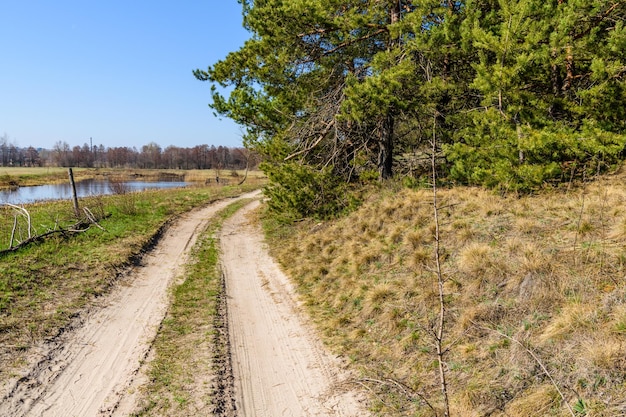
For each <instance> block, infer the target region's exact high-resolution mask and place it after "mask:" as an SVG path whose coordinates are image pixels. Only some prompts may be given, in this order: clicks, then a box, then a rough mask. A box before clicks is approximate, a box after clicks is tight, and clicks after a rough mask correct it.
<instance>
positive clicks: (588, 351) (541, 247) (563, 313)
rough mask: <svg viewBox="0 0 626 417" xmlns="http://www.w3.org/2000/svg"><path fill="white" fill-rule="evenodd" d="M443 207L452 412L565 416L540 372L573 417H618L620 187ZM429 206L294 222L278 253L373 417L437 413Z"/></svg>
mask: <svg viewBox="0 0 626 417" xmlns="http://www.w3.org/2000/svg"><path fill="white" fill-rule="evenodd" d="M440 197H441V206H442V208H441V210H440V216H441V226H442V227H441V245H442V259H443V272H444V277H445V278H446V280H447V281H446V285H445V291H446V302H447V321H446V330H445V340H444V345H445V346H446V347H448V348H449V352H448V353H447V356H446V361H447V363H446V365H447V369H448V378H449V386H450V396H451V406H452V410H453V411H454V414H455V415H461V416H474V415H476V416H479V415H493V416H504V415H508V416H532V415H537V416H539V415H541V416H543V415H554V416H560V415H569V412H568V410H567V407H566V406H565V404H564V401H563V399H562V398H561V397H560V395H559V394H558V391H557V390H556V387H555V386H554V384H552V383H551V382H550V380H549V378H548V377H547V376H546V375H545V373H544V372H543V370H542V368H541V366H540V364H539V363H538V361H537V360H539V361H541V363H542V365H543V366H545V368H546V369H547V370H548V371H549V373H550V375H551V377H552V378H554V381H555V382H556V384H557V386H558V387H559V388H560V390H561V391H562V392H563V395H564V396H565V400H566V402H567V404H569V405H570V406H571V407H574V406H576V404H577V403H579V401H582V403H581V404H583V403H584V404H585V407H586V408H585V410H584V411H586V412H587V413H588V414H587V415H602V416H604V415H606V416H609V415H623V414H624V413H626V359H624V358H625V357H626V282H625V280H624V276H625V275H626V206H625V205H624V203H625V202H626V174H623V173H618V174H614V175H612V176H607V177H604V178H601V179H599V180H597V181H596V182H592V183H588V184H586V185H584V186H579V187H572V188H571V190H569V191H566V190H547V191H544V192H541V193H538V194H537V195H530V196H523V197H517V196H498V195H495V194H494V193H492V192H490V191H486V190H482V189H478V188H455V189H450V190H443V189H441V190H440ZM431 201H432V194H431V191H430V190H397V189H396V190H393V192H392V191H389V192H384V191H383V192H376V193H374V194H372V195H371V197H370V198H369V199H368V200H367V201H366V202H365V203H364V204H363V206H362V207H361V208H360V209H359V210H357V211H356V212H354V213H353V214H351V215H350V216H349V217H347V218H342V219H338V220H334V221H328V222H324V223H321V224H319V223H318V224H315V225H313V224H307V223H306V222H303V223H300V224H298V225H297V226H296V228H295V229H293V230H292V231H291V234H290V235H288V236H287V237H286V238H284V236H283V239H282V240H281V241H280V242H275V244H274V245H273V250H274V253H275V254H276V255H277V257H278V258H279V260H280V261H281V263H282V264H283V265H284V267H285V269H286V270H287V271H288V272H289V273H290V274H291V276H292V277H293V278H294V280H295V281H296V282H297V283H298V284H299V286H300V290H301V291H300V292H301V294H302V296H303V297H304V299H305V302H306V305H307V306H308V307H309V308H310V309H311V313H312V315H313V317H314V318H315V319H316V321H317V323H318V326H319V327H320V329H321V331H322V334H324V335H326V337H327V342H328V343H329V344H330V345H331V346H333V347H334V349H336V351H337V352H338V353H341V354H344V355H346V356H347V357H349V358H351V360H352V361H353V365H354V366H355V367H356V368H358V369H359V370H360V372H361V373H362V375H363V381H362V382H363V383H364V384H366V385H367V386H368V387H369V388H370V389H371V390H372V391H373V392H375V394H376V396H375V398H378V400H375V406H374V409H375V411H377V412H378V413H379V414H380V415H389V416H401V415H402V416H404V415H415V416H430V415H434V412H432V410H431V408H430V407H428V406H427V405H426V403H425V401H423V399H425V400H427V401H428V402H429V403H430V404H431V406H432V407H433V408H435V409H438V407H440V406H441V396H440V394H439V389H438V385H437V374H436V356H435V350H434V344H433V335H432V330H433V328H434V327H433V326H434V323H435V322H436V318H437V314H438V301H437V286H436V277H435V276H434V274H433V267H434V258H433V253H434V252H433V250H434V249H433V231H434V227H433V208H432V203H431ZM320 266H323V268H322V270H320ZM503 335H506V337H504V336H503ZM514 341H515V342H514ZM517 341H519V342H520V343H521V344H522V345H523V346H524V347H522V345H520V344H518V343H517ZM530 352H533V354H535V355H536V357H535V358H533V357H532V355H531V354H530ZM372 381H378V382H372ZM385 381H387V382H385ZM388 381H395V382H394V383H389V382H388ZM396 383H397V384H396ZM399 386H402V387H404V389H400V388H398V387H399ZM418 394H419V395H418ZM420 398H422V400H420ZM579 406H581V405H580V404H579ZM620 413H621V414H620ZM581 415H582V414H581Z"/></svg>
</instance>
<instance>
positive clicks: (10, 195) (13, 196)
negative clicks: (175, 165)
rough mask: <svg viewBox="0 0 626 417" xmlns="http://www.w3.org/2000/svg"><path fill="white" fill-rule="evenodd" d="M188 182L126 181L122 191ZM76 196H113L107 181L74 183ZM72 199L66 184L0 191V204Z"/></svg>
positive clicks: (165, 186)
mask: <svg viewBox="0 0 626 417" xmlns="http://www.w3.org/2000/svg"><path fill="white" fill-rule="evenodd" d="M188 185H189V183H188V182H182V181H156V182H146V181H128V182H124V183H123V187H124V190H127V191H131V192H133V191H144V190H149V189H160V188H177V187H186V186H188ZM76 194H77V195H78V197H79V198H80V197H89V196H94V195H104V194H113V188H112V187H111V183H110V182H109V181H103V180H84V181H78V182H76ZM71 198H72V188H71V186H70V184H69V183H66V184H48V185H37V186H34V187H19V188H17V189H15V190H3V191H0V204H2V203H10V204H28V203H34V202H36V201H45V200H69V199H71Z"/></svg>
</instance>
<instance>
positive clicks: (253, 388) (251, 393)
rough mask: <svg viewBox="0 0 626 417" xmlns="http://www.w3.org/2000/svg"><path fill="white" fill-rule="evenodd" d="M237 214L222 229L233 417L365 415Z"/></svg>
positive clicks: (253, 229)
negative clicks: (234, 414)
mask: <svg viewBox="0 0 626 417" xmlns="http://www.w3.org/2000/svg"><path fill="white" fill-rule="evenodd" d="M258 204H259V202H258V201H257V202H255V203H251V204H249V205H248V206H246V207H245V208H244V209H243V210H240V211H239V212H237V213H236V214H235V216H233V217H232V218H231V219H230V220H229V221H228V222H226V223H225V224H224V226H223V228H222V233H221V237H220V242H221V251H222V268H223V270H224V273H225V275H226V277H225V279H226V295H227V300H228V301H227V304H228V322H229V331H230V340H231V355H232V365H233V375H234V380H235V397H236V398H235V400H236V407H237V415H238V416H249V417H279V416H292V417H299V416H303V417H304V416H367V415H368V413H367V412H366V411H365V407H363V405H362V403H361V401H362V398H361V397H360V396H359V395H358V393H356V392H354V391H352V390H351V389H354V388H355V386H354V384H351V383H350V380H349V376H348V374H347V372H345V371H343V370H342V368H341V365H340V363H339V361H338V360H337V359H336V358H333V357H332V356H330V355H329V354H328V353H327V352H326V350H325V349H324V347H323V346H322V345H321V343H320V342H319V340H318V339H317V338H316V337H315V336H314V332H313V330H312V328H311V327H310V326H309V325H308V324H307V323H306V320H304V318H303V317H304V315H303V314H302V308H301V306H300V305H299V304H298V303H297V301H296V300H297V297H296V295H295V291H294V288H293V287H292V285H291V283H290V281H289V280H288V278H287V277H286V276H285V275H284V274H283V273H282V271H281V270H280V269H279V268H278V266H277V265H276V264H275V262H274V261H273V260H272V258H271V257H270V256H269V255H268V253H267V250H266V248H265V247H264V245H263V241H262V235H261V231H260V229H259V227H258V225H253V224H250V222H249V221H248V220H247V217H246V213H247V212H249V211H250V210H253V209H254V208H255V207H256V205H258Z"/></svg>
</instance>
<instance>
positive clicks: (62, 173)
mask: <svg viewBox="0 0 626 417" xmlns="http://www.w3.org/2000/svg"><path fill="white" fill-rule="evenodd" d="M72 171H73V173H74V179H75V180H76V181H82V180H88V179H111V178H115V179H116V180H133V179H141V180H142V181H163V180H177V181H185V182H197V183H208V182H212V181H215V178H216V177H221V178H226V179H230V182H231V183H232V182H234V181H235V180H241V179H243V178H244V175H245V171H243V170H214V169H126V168H72ZM248 175H249V176H254V177H256V178H260V177H263V173H262V172H261V171H250V172H248ZM67 181H69V180H68V168H62V167H0V190H2V189H5V190H6V189H11V188H17V187H29V186H35V185H45V184H59V183H64V182H67Z"/></svg>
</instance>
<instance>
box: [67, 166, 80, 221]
mask: <svg viewBox="0 0 626 417" xmlns="http://www.w3.org/2000/svg"><path fill="white" fill-rule="evenodd" d="M67 172H68V174H69V176H70V185H71V186H72V201H74V214H75V215H76V218H77V219H78V218H80V210H79V209H78V196H77V195H76V184H75V183H74V173H73V172H72V168H68V169H67Z"/></svg>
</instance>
